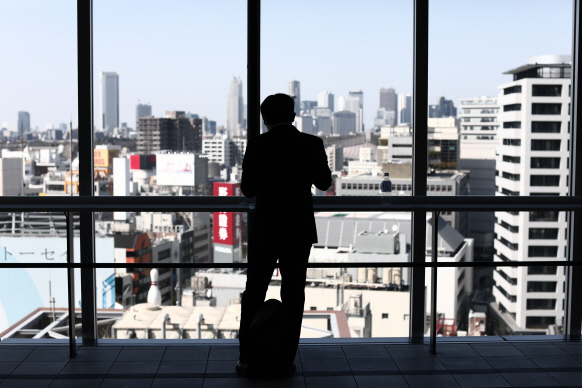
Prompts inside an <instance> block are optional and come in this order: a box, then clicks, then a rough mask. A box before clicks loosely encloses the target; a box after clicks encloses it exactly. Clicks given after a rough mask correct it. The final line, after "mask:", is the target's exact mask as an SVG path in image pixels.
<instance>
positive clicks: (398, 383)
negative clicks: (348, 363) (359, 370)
mask: <svg viewBox="0 0 582 388" xmlns="http://www.w3.org/2000/svg"><path fill="white" fill-rule="evenodd" d="M354 377H355V379H356V383H357V384H358V388H378V387H389V388H408V384H407V383H406V380H404V377H402V376H401V375H395V376H386V375H384V376H354Z"/></svg>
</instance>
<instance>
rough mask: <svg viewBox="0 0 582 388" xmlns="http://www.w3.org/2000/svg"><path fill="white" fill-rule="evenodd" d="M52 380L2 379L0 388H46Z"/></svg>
mask: <svg viewBox="0 0 582 388" xmlns="http://www.w3.org/2000/svg"><path fill="white" fill-rule="evenodd" d="M52 381H53V380H52V379H4V380H2V383H0V388H47V387H48V386H49V385H50V384H51V382H52Z"/></svg>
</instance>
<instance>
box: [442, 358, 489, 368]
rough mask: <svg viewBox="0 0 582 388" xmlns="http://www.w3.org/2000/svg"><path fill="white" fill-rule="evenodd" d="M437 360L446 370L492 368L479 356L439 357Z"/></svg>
mask: <svg viewBox="0 0 582 388" xmlns="http://www.w3.org/2000/svg"><path fill="white" fill-rule="evenodd" d="M438 360H439V361H440V362H441V364H443V365H444V367H445V368H446V369H447V370H451V371H471V370H480V369H493V367H492V366H491V365H489V364H488V363H487V361H485V360H484V359H483V358H481V357H439V358H438Z"/></svg>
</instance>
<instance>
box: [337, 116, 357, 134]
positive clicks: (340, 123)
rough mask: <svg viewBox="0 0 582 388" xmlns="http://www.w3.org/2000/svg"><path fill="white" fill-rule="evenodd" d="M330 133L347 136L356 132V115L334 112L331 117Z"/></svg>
mask: <svg viewBox="0 0 582 388" xmlns="http://www.w3.org/2000/svg"><path fill="white" fill-rule="evenodd" d="M332 117H333V119H332V126H333V129H332V132H333V134H334V135H349V134H350V132H355V131H356V114H355V113H354V112H350V111H348V110H342V111H339V112H334V113H333V115H332Z"/></svg>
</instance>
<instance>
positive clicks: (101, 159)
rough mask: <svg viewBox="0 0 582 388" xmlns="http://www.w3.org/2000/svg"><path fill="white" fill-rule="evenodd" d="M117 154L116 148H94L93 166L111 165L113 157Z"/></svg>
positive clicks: (108, 166)
mask: <svg viewBox="0 0 582 388" xmlns="http://www.w3.org/2000/svg"><path fill="white" fill-rule="evenodd" d="M118 155H119V151H118V150H115V149H113V150H108V149H95V150H93V166H95V167H106V168H111V167H113V158H117V156H118Z"/></svg>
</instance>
